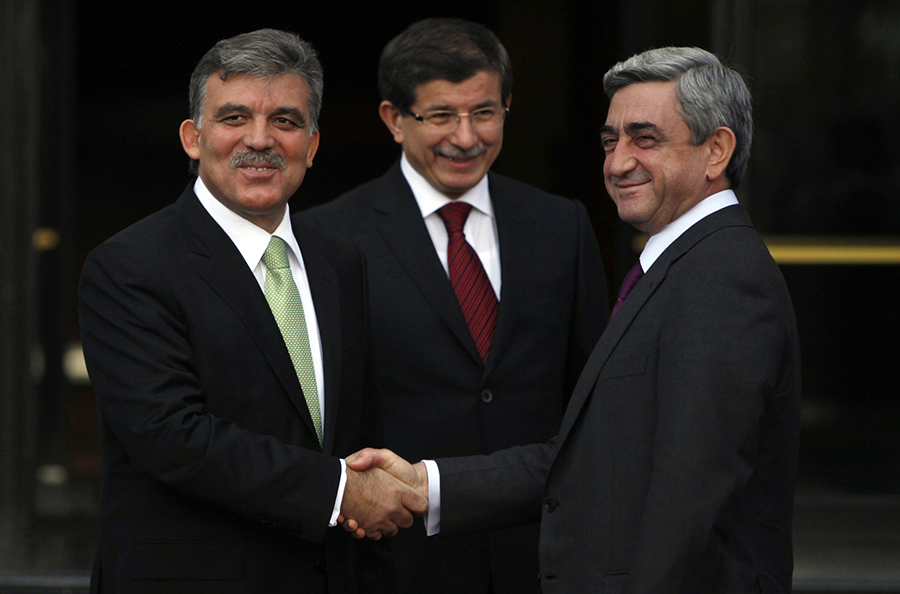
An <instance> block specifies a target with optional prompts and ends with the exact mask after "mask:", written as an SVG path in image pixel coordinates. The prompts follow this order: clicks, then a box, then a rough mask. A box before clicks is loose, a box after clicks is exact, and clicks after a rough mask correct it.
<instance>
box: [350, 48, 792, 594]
mask: <svg viewBox="0 0 900 594" xmlns="http://www.w3.org/2000/svg"><path fill="white" fill-rule="evenodd" d="M604 87H605V89H606V92H607V94H608V95H609V97H610V101H611V102H610V108H609V114H608V117H607V120H606V125H605V126H604V127H603V129H602V142H603V146H604V149H605V152H606V161H605V164H604V175H605V179H606V186H607V190H608V191H609V193H610V196H612V199H613V200H614V201H615V203H616V206H617V208H618V212H619V216H620V217H621V218H622V219H623V220H624V221H626V222H628V223H630V224H631V225H633V226H634V227H636V228H637V229H639V230H641V231H643V232H644V233H646V234H647V235H648V236H649V237H648V241H647V244H646V247H645V248H644V251H643V253H642V254H641V257H640V262H639V263H638V266H639V267H636V268H635V271H634V274H630V275H629V277H630V279H629V280H630V281H631V282H627V283H625V284H624V285H623V289H627V285H633V289H632V290H631V292H630V294H626V293H627V291H623V293H622V294H621V301H620V302H621V307H620V308H619V309H618V311H614V315H613V317H612V319H611V321H610V324H609V326H608V327H607V328H606V331H605V332H604V334H603V336H602V337H601V338H600V340H599V341H598V343H597V347H596V348H595V349H594V352H593V353H592V355H591V358H590V360H589V361H588V363H587V365H586V367H585V370H584V373H583V374H582V376H581V378H580V379H579V381H578V385H577V386H576V388H575V391H574V393H573V395H572V398H571V400H570V401H569V407H568V409H567V410H566V414H565V418H564V419H563V422H562V427H561V429H560V432H559V435H558V436H557V437H556V438H555V439H553V440H552V441H551V442H550V443H548V444H546V445H535V446H529V447H523V448H514V449H510V450H506V451H503V452H498V453H496V454H494V455H492V456H486V457H476V458H455V459H448V460H438V461H437V463H436V464H435V463H432V462H427V463H426V464H419V465H417V466H416V467H415V468H412V467H408V466H404V465H403V464H402V463H401V462H400V461H399V460H397V459H395V458H394V456H392V455H391V454H390V453H389V452H380V453H379V452H372V451H368V452H365V453H364V454H363V455H361V456H360V457H359V458H358V459H355V460H350V465H351V466H352V467H354V468H357V469H361V468H363V467H366V466H368V465H369V464H371V463H372V462H376V463H378V464H379V465H381V466H386V465H387V463H389V462H390V463H391V466H390V468H391V469H392V471H393V472H395V473H397V474H401V475H403V476H404V478H405V480H407V481H409V482H413V483H416V484H417V485H418V487H419V488H420V489H423V490H424V489H425V488H427V485H426V484H425V483H426V482H428V481H430V483H431V485H430V487H431V488H432V489H434V492H433V494H432V497H431V503H432V506H434V505H435V504H436V503H437V497H439V501H440V503H439V504H440V527H439V531H440V534H441V537H443V536H444V535H446V534H456V533H458V532H465V531H468V530H477V529H485V528H494V527H497V526H503V525H508V524H514V523H520V522H526V521H534V520H535V519H538V518H540V520H541V541H540V563H541V585H542V591H543V593H544V594H554V593H559V592H567V593H572V594H582V593H584V592H629V593H651V592H652V593H666V594H671V593H675V592H722V593H729V594H734V593H743V592H789V591H790V589H791V574H792V568H793V560H792V549H791V510H792V503H793V495H794V480H795V474H796V465H797V449H798V435H799V399H800V376H799V351H798V338H797V330H796V324H795V320H794V314H793V309H792V306H791V301H790V297H789V295H788V291H787V289H786V287H785V284H784V281H783V279H782V276H781V274H780V272H779V270H778V267H777V266H776V264H775V263H774V262H773V260H772V258H771V256H770V255H769V253H768V251H767V249H766V246H765V245H764V244H763V242H762V241H761V239H760V237H759V235H758V234H757V233H756V231H754V230H753V228H752V226H751V224H750V220H749V218H748V216H747V214H746V212H745V211H744V209H743V208H742V207H741V206H740V205H739V204H738V203H737V200H736V198H735V195H734V192H733V189H734V188H735V187H737V186H738V184H739V183H740V180H741V177H742V175H743V173H744V170H745V168H746V164H747V159H748V156H749V149H750V139H751V135H752V120H751V110H750V93H749V91H748V90H747V87H746V85H745V84H744V82H743V80H742V79H741V77H740V76H739V75H738V74H737V73H736V72H735V71H733V70H731V69H729V68H727V67H725V66H723V65H722V64H721V63H720V62H719V61H718V59H717V58H716V57H715V56H713V55H712V54H710V53H708V52H705V51H703V50H700V49H696V48H664V49H660V50H651V51H648V52H645V53H642V54H639V55H637V56H634V57H633V58H631V59H629V60H627V61H625V62H622V63H619V64H617V65H616V66H614V67H613V68H612V69H611V70H610V71H609V72H608V73H607V74H606V76H605V77H604ZM642 273H643V276H642V277H641V274H642ZM626 297H627V298H626ZM426 465H427V466H428V467H429V468H428V472H427V476H426V474H425V466H426ZM438 475H439V476H438ZM438 482H439V485H438V484H437V483H438ZM438 487H439V492H438ZM429 513H432V512H429ZM432 531H434V530H432Z"/></svg>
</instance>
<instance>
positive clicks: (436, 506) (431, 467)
mask: <svg viewBox="0 0 900 594" xmlns="http://www.w3.org/2000/svg"><path fill="white" fill-rule="evenodd" d="M422 463H423V464H424V465H425V470H426V471H427V472H428V513H427V514H426V515H425V534H427V535H428V536H434V535H436V534H438V533H439V532H440V531H441V471H440V470H438V465H437V462H435V461H434V460H422Z"/></svg>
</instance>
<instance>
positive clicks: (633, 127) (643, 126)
mask: <svg viewBox="0 0 900 594" xmlns="http://www.w3.org/2000/svg"><path fill="white" fill-rule="evenodd" d="M648 130H649V131H650V132H655V133H657V134H661V133H662V130H660V129H659V126H657V125H656V124H651V123H650V122H631V123H630V124H625V133H626V134H628V135H629V136H634V135H635V134H636V133H637V132H645V131H648Z"/></svg>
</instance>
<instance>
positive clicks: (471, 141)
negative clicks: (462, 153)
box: [448, 114, 478, 149]
mask: <svg viewBox="0 0 900 594" xmlns="http://www.w3.org/2000/svg"><path fill="white" fill-rule="evenodd" d="M448 138H449V140H450V142H452V143H453V144H454V145H456V146H458V147H460V148H462V149H467V148H470V147H472V146H474V145H475V143H477V142H478V134H477V133H476V132H475V126H474V125H472V120H471V119H470V118H469V114H460V118H459V123H458V124H457V125H456V130H454V131H453V132H451V133H450V134H449V137H448Z"/></svg>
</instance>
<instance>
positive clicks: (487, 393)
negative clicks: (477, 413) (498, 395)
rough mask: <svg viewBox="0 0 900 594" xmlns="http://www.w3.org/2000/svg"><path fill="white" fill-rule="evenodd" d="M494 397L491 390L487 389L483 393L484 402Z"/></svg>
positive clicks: (482, 399)
mask: <svg viewBox="0 0 900 594" xmlns="http://www.w3.org/2000/svg"><path fill="white" fill-rule="evenodd" d="M493 399H494V395H493V394H492V393H491V391H490V390H485V391H483V392H482V393H481V401H482V402H484V403H488V402H490V401H491V400H493Z"/></svg>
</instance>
